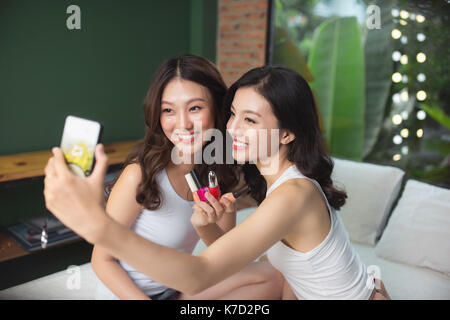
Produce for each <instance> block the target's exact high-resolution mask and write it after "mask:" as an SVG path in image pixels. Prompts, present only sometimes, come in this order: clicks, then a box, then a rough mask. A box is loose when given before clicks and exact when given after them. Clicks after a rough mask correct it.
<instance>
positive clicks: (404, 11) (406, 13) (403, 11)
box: [400, 10, 409, 19]
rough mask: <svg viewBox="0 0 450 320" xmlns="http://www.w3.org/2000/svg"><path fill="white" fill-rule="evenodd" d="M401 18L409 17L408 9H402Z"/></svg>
mask: <svg viewBox="0 0 450 320" xmlns="http://www.w3.org/2000/svg"><path fill="white" fill-rule="evenodd" d="M400 18H402V19H408V18H409V12H408V11H406V10H402V11H400Z"/></svg>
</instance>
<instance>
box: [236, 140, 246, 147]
mask: <svg viewBox="0 0 450 320" xmlns="http://www.w3.org/2000/svg"><path fill="white" fill-rule="evenodd" d="M234 145H235V146H237V147H245V143H242V142H237V141H234Z"/></svg>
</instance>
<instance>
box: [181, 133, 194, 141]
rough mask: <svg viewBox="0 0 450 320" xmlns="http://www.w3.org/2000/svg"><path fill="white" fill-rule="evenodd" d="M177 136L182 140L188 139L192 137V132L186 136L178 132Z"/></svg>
mask: <svg viewBox="0 0 450 320" xmlns="http://www.w3.org/2000/svg"><path fill="white" fill-rule="evenodd" d="M178 136H179V137H180V138H181V139H183V140H190V139H192V138H193V137H194V135H193V134H191V135H188V136H185V135H181V134H179V135H178Z"/></svg>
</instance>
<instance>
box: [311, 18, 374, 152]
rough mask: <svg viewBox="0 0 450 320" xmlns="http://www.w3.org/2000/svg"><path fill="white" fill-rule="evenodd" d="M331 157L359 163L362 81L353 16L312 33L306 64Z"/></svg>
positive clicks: (360, 53) (358, 36)
mask: <svg viewBox="0 0 450 320" xmlns="http://www.w3.org/2000/svg"><path fill="white" fill-rule="evenodd" d="M308 65H309V68H310V70H311V73H312V75H313V77H314V79H315V81H314V82H312V83H311V87H312V88H313V89H314V90H315V91H316V92H317V96H318V102H319V106H320V110H321V114H322V117H323V121H324V126H325V138H326V140H327V142H328V145H329V147H330V152H331V154H332V155H333V156H336V157H341V158H346V159H354V160H362V156H363V143H364V110H365V78H364V54H363V47H362V43H361V32H360V29H359V26H358V23H357V21H356V18H355V17H346V18H333V19H330V20H327V21H325V22H324V23H322V24H321V25H320V26H319V27H318V28H317V29H316V31H315V34H314V38H313V44H312V47H311V52H310V57H309V61H308Z"/></svg>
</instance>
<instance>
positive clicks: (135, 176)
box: [87, 55, 282, 300]
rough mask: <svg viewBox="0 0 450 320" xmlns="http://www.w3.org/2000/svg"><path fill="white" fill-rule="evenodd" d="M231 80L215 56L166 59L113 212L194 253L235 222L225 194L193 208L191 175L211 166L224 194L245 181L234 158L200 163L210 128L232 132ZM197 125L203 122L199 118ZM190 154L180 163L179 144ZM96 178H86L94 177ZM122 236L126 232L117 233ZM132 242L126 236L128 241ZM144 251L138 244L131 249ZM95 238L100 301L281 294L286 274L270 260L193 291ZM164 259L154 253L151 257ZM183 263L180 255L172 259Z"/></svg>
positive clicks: (111, 201) (140, 230)
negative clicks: (207, 207)
mask: <svg viewBox="0 0 450 320" xmlns="http://www.w3.org/2000/svg"><path fill="white" fill-rule="evenodd" d="M225 93H226V86H225V84H224V82H223V80H222V77H221V76H220V73H219V72H218V71H217V69H216V67H215V66H214V64H213V63H211V62H210V61H208V60H206V59H204V58H202V57H198V56H194V55H184V56H180V57H175V58H171V59H168V60H167V61H165V62H164V63H163V64H162V65H161V66H160V68H159V69H158V70H157V72H156V74H155V76H154V79H153V81H152V83H151V85H150V87H149V89H148V91H147V95H146V97H145V99H144V119H145V128H146V131H145V136H144V137H143V138H142V139H141V140H140V141H139V143H137V144H136V146H135V147H134V148H133V149H132V150H131V151H130V153H129V155H128V157H127V159H126V160H125V162H124V165H123V168H124V169H123V171H122V172H121V174H120V176H119V178H118V180H117V181H116V182H115V184H114V187H113V189H112V190H111V194H110V195H109V198H108V202H107V204H106V211H107V212H108V216H109V217H110V218H112V219H114V220H115V221H116V222H117V223H119V224H121V225H123V226H124V227H126V228H129V229H130V230H132V231H133V232H135V233H136V234H138V235H139V236H141V237H143V238H145V239H148V240H151V241H153V242H155V243H158V244H160V245H164V246H167V247H170V248H173V249H174V250H178V251H180V252H185V253H188V254H191V253H192V251H193V250H194V247H195V245H196V244H197V242H198V241H199V239H200V238H201V239H202V240H203V241H204V242H205V243H206V244H207V245H209V244H211V243H213V242H214V241H215V240H216V239H217V238H218V237H220V236H221V235H222V234H223V233H226V232H228V231H229V230H230V229H232V228H233V227H234V226H235V223H236V209H235V207H234V205H233V204H232V203H231V202H228V201H227V200H226V199H223V200H221V203H222V205H223V210H221V211H215V212H214V213H213V214H205V212H203V211H202V212H200V211H196V212H193V210H192V206H193V204H194V201H193V200H194V199H193V197H192V193H191V192H190V190H189V188H188V185H187V183H186V181H185V180H184V175H185V174H186V173H188V172H189V171H191V170H193V169H195V170H196V171H197V172H198V174H199V177H200V178H201V179H202V180H203V181H204V180H205V178H206V177H207V175H208V171H209V170H213V171H214V172H215V174H216V175H217V178H218V181H219V182H220V187H221V188H222V191H223V192H228V191H232V190H233V189H234V188H235V187H236V186H237V184H238V171H237V170H236V169H237V168H236V167H235V166H234V165H233V164H231V165H227V164H215V163H212V164H210V165H206V164H204V163H199V164H195V163H194V161H193V158H194V157H195V154H197V153H200V152H202V151H203V150H204V149H205V148H206V147H207V146H208V145H209V143H210V142H209V141H208V139H207V137H205V135H206V132H207V130H209V129H217V130H218V131H219V132H222V133H225V125H226V120H227V119H226V113H225V112H223V107H222V100H223V97H224V95H225ZM196 123H197V124H198V125H197V126H196V125H195V124H196ZM174 148H176V150H177V151H178V153H179V154H180V155H182V156H183V157H184V159H186V160H187V161H186V163H179V164H177V163H174V162H173V161H172V157H171V154H172V150H173V149H174ZM89 179H90V178H89V177H88V178H87V181H88V180H89ZM114 236H117V237H118V239H120V237H121V235H120V234H114ZM122 240H123V241H124V242H125V243H126V242H127V239H126V238H125V239H122ZM127 250H128V251H130V252H133V251H135V250H137V251H136V253H137V254H138V255H139V254H140V253H139V249H138V248H134V247H133V246H132V245H131V246H129V247H128V249H127ZM116 257H118V256H115V255H114V254H111V253H110V252H109V251H108V250H106V248H104V247H103V246H102V245H97V244H95V246H94V250H93V253H92V260H91V263H92V268H93V270H94V271H95V273H96V274H97V276H98V278H99V279H100V280H101V282H99V285H98V288H97V291H96V295H95V297H96V299H102V300H105V299H117V298H120V299H157V300H170V299H277V298H279V297H280V296H281V288H282V276H281V275H280V273H279V272H278V271H276V270H275V269H274V268H273V267H272V266H271V265H270V264H269V263H268V262H267V261H262V262H256V263H252V264H250V265H248V266H247V267H245V268H243V270H241V271H240V272H237V273H236V274H234V275H233V276H231V277H230V278H228V279H225V280H224V281H222V282H221V283H218V284H217V285H215V286H213V287H211V288H208V289H207V290H204V291H203V292H200V293H198V294H196V295H188V294H186V293H185V292H180V291H179V290H176V289H174V288H171V287H168V286H166V285H164V284H162V283H160V282H158V281H157V280H155V279H153V278H152V277H149V276H148V275H145V274H144V273H142V272H140V270H139V269H136V268H135V267H134V266H133V265H130V264H129V263H127V261H125V260H123V259H121V258H120V257H118V259H117V258H116ZM159 259H160V257H159V256H157V255H155V256H152V257H151V260H152V261H153V262H151V263H155V261H158V260H159ZM172 263H173V265H175V266H177V265H178V262H177V261H176V260H174V261H172Z"/></svg>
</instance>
